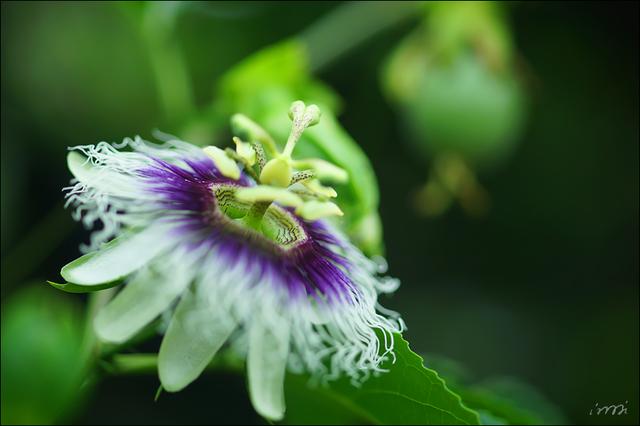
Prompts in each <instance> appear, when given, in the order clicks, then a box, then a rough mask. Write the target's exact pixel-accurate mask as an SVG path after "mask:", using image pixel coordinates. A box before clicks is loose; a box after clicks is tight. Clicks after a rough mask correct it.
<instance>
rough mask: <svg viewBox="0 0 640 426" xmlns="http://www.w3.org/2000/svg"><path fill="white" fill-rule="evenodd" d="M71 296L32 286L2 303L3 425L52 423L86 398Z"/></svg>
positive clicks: (76, 314)
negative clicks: (83, 389)
mask: <svg viewBox="0 0 640 426" xmlns="http://www.w3.org/2000/svg"><path fill="white" fill-rule="evenodd" d="M82 336H83V321H82V317H81V315H80V313H79V311H78V310H77V309H76V307H75V306H73V304H72V303H71V301H70V299H68V298H64V297H59V296H58V295H57V294H56V292H55V291H54V290H52V289H46V288H43V287H39V288H37V287H36V288H33V287H32V288H28V289H26V290H23V291H21V292H20V293H18V294H16V295H14V296H12V297H11V298H10V299H9V300H8V301H7V302H5V303H3V306H2V424H51V423H54V422H58V421H60V420H62V419H63V418H64V417H65V416H66V415H68V414H69V413H70V411H71V410H72V409H73V408H75V407H77V406H78V405H79V403H80V401H81V393H80V385H81V380H82V379H83V375H84V373H85V367H86V365H85V364H86V362H87V358H86V357H85V355H84V353H83V349H82Z"/></svg>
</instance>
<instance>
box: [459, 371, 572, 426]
mask: <svg viewBox="0 0 640 426" xmlns="http://www.w3.org/2000/svg"><path fill="white" fill-rule="evenodd" d="M460 393H461V395H462V397H463V398H464V401H465V403H467V404H469V406H470V407H474V408H477V409H482V410H483V411H485V412H488V413H489V414H490V415H491V416H492V417H493V418H497V419H500V420H503V421H504V422H505V423H504V424H514V425H538V424H552V425H557V424H564V423H565V422H566V419H565V418H564V416H563V415H562V413H561V412H560V411H559V410H558V409H557V408H556V407H555V406H554V405H553V404H552V403H550V402H549V401H548V400H547V399H546V398H545V397H544V396H543V395H541V394H540V392H538V391H537V390H536V389H534V388H533V387H531V386H529V385H527V384H525V383H523V382H521V381H519V380H517V379H515V378H510V377H499V378H492V379H489V380H485V381H482V382H480V383H478V384H475V385H473V386H471V387H469V388H467V389H465V390H464V391H461V392H460ZM485 424H488V423H485Z"/></svg>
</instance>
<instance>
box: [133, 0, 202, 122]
mask: <svg viewBox="0 0 640 426" xmlns="http://www.w3.org/2000/svg"><path fill="white" fill-rule="evenodd" d="M179 7H180V5H179V3H178V2H148V3H147V4H146V9H145V12H144V16H143V21H142V35H143V38H144V40H145V42H146V44H147V47H148V50H149V55H150V59H151V65H152V68H153V72H154V74H155V79H156V86H157V89H158V95H159V97H160V102H161V104H162V108H163V112H164V115H165V119H166V120H167V121H168V122H170V123H177V124H183V123H184V121H185V120H186V119H187V118H189V117H190V116H192V114H193V113H194V112H195V105H194V101H193V93H192V87H191V81H190V77H189V72H188V70H187V67H186V65H185V62H184V59H183V57H182V52H181V50H180V46H179V43H178V40H177V37H176V35H175V31H174V29H175V26H176V20H177V17H178V14H179V9H178V8H179Z"/></svg>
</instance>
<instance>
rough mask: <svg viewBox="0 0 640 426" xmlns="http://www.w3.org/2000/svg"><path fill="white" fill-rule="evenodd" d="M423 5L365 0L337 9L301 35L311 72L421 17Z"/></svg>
mask: <svg viewBox="0 0 640 426" xmlns="http://www.w3.org/2000/svg"><path fill="white" fill-rule="evenodd" d="M421 3H422V2H413V1H380V2H378V1H362V2H349V3H344V4H342V5H340V6H338V7H336V8H335V9H334V10H333V11H331V12H330V13H329V14H328V15H327V16H325V17H323V18H322V19H320V20H319V21H317V22H315V23H314V24H313V25H311V26H310V27H309V28H307V29H306V30H305V31H304V32H303V33H302V34H301V38H302V40H303V41H304V42H305V43H306V45H307V48H308V50H309V67H310V69H311V71H314V72H316V71H318V70H320V69H321V68H325V67H326V66H328V65H330V64H331V63H332V62H333V61H335V60H336V59H338V58H339V57H340V56H342V55H344V54H345V53H347V52H348V51H349V50H351V49H353V48H354V47H355V46H357V45H358V44H360V43H362V42H364V41H365V40H367V39H368V38H370V37H372V36H373V35H375V34H377V33H379V32H381V31H383V30H385V29H387V28H389V27H392V26H394V25H396V24H398V23H400V22H403V21H404V20H406V19H408V18H410V17H412V16H416V15H418V14H419V13H420V12H421V10H422V9H421V7H422V4H421Z"/></svg>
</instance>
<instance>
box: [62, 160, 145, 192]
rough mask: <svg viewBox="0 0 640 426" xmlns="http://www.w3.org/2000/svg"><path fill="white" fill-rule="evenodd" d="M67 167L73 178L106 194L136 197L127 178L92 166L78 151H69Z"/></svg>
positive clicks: (103, 168)
mask: <svg viewBox="0 0 640 426" xmlns="http://www.w3.org/2000/svg"><path fill="white" fill-rule="evenodd" d="M67 167H69V170H70V171H71V173H72V174H73V177H75V178H76V179H78V180H79V181H80V182H82V183H84V184H85V185H87V186H89V187H92V188H96V189H97V190H99V191H101V192H104V193H105V194H110V195H118V196H135V195H136V194H137V192H136V191H135V189H134V188H132V186H131V184H130V182H128V179H127V178H126V177H124V176H123V175H121V174H120V173H117V172H114V171H112V170H109V169H107V168H106V167H99V166H96V165H94V164H92V163H91V161H89V160H88V159H87V157H85V156H84V155H82V154H80V153H79V152H78V151H69V154H67Z"/></svg>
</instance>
